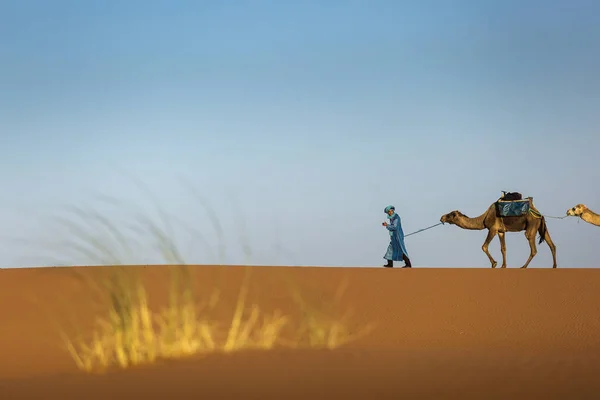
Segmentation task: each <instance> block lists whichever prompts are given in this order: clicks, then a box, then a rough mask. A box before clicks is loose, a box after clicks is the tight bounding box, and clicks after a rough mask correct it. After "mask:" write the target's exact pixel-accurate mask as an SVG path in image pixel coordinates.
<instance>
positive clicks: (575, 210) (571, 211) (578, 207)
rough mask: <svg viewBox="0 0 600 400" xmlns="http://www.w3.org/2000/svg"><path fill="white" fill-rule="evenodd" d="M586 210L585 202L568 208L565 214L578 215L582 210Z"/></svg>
mask: <svg viewBox="0 0 600 400" xmlns="http://www.w3.org/2000/svg"><path fill="white" fill-rule="evenodd" d="M585 210H587V207H586V206H585V204H577V205H576V206H575V207H572V208H569V209H568V210H567V216H569V217H580V216H581V214H583V213H584V211H585Z"/></svg>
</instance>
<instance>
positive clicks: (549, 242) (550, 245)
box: [544, 230, 556, 268]
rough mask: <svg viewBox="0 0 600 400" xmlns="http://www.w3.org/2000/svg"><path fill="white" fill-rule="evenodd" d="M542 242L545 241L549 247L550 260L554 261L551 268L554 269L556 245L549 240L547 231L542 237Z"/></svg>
mask: <svg viewBox="0 0 600 400" xmlns="http://www.w3.org/2000/svg"><path fill="white" fill-rule="evenodd" d="M544 240H545V241H546V243H547V244H548V247H550V251H551V252H552V260H553V261H554V264H552V268H556V245H555V244H554V242H553V241H552V239H551V238H550V234H549V233H548V230H546V234H545V235H544Z"/></svg>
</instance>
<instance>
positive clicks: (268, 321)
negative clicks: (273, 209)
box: [50, 182, 372, 372]
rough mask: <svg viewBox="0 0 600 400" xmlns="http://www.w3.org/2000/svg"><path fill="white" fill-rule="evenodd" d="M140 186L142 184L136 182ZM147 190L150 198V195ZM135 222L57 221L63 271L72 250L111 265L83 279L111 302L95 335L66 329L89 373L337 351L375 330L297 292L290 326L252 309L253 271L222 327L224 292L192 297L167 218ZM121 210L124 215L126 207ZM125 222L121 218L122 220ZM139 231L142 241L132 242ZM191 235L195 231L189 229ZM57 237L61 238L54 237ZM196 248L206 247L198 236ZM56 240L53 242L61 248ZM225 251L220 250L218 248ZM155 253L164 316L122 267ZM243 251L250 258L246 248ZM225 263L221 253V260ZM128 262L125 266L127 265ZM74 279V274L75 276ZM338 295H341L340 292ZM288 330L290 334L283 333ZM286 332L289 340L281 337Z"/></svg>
mask: <svg viewBox="0 0 600 400" xmlns="http://www.w3.org/2000/svg"><path fill="white" fill-rule="evenodd" d="M138 186H142V185H141V184H140V183H139V182H138ZM143 189H144V190H146V192H147V194H148V195H149V196H151V194H150V193H149V192H148V191H147V189H145V188H143ZM98 199H100V200H102V201H104V202H105V203H110V204H112V205H121V206H122V205H123V203H120V202H118V201H116V200H115V199H112V198H109V197H107V196H101V195H98V196H97V198H96V200H98ZM201 203H202V204H203V205H204V206H205V208H207V211H208V212H209V214H210V216H211V221H212V222H213V225H214V226H213V227H214V228H215V231H216V233H217V236H218V238H219V240H222V229H221V226H220V225H219V223H218V218H216V214H215V213H214V212H213V211H212V210H211V209H209V206H208V204H207V203H206V202H205V201H204V202H201ZM130 210H132V212H133V215H135V218H134V223H133V224H130V225H129V226H124V227H119V226H117V224H116V223H115V222H114V221H111V220H110V219H109V218H107V217H106V216H105V215H103V214H102V213H100V212H97V211H95V210H93V209H92V208H91V207H90V206H89V205H88V206H86V208H80V207H74V206H72V207H68V208H67V209H66V211H67V212H68V213H69V214H70V217H64V216H63V217H59V218H55V219H54V223H53V227H55V228H56V227H62V228H66V229H67V231H68V236H69V239H68V240H67V241H66V242H60V243H61V244H63V245H65V244H66V246H65V247H64V249H65V251H64V252H62V254H61V256H62V257H63V260H62V262H61V264H62V265H72V264H71V263H70V262H69V261H68V259H67V260H65V259H64V257H65V254H67V253H68V251H74V252H75V254H76V255H77V256H79V257H81V256H84V257H85V258H86V260H89V264H96V265H98V264H99V265H113V266H112V267H109V268H108V274H107V276H102V277H101V278H100V279H97V278H94V279H92V278H89V275H87V274H82V275H79V276H78V277H79V278H83V279H84V282H85V283H86V284H87V285H88V287H89V289H90V290H91V292H90V294H92V293H93V294H95V295H98V296H102V297H106V296H107V297H108V299H109V304H110V306H109V308H108V310H107V312H106V314H104V315H103V316H102V317H100V318H98V320H97V321H96V324H95V329H94V331H93V334H92V335H91V337H87V338H82V337H79V338H73V337H71V336H70V335H67V334H65V333H64V331H63V340H64V342H65V345H66V349H67V350H68V352H69V353H70V355H71V356H72V357H73V360H74V361H75V363H76V364H77V366H78V367H79V368H80V369H82V370H84V371H87V372H95V371H103V370H106V369H107V368H112V367H120V368H127V367H130V366H134V365H140V364H148V363H152V362H154V361H156V360H159V359H177V358H181V357H185V356H190V355H194V354H208V353H215V352H221V353H231V352H235V351H239V350H244V349H262V350H269V349H272V348H274V347H275V346H286V347H292V348H299V347H310V348H328V349H334V348H337V347H339V346H342V345H344V344H347V343H349V342H351V341H353V340H356V339H357V338H359V337H361V336H364V335H365V334H366V333H368V331H369V330H370V329H371V328H372V327H367V328H366V329H360V330H357V331H356V330H354V329H353V328H352V325H351V324H350V323H349V315H348V314H344V315H338V314H335V313H331V312H327V310H325V309H324V308H323V307H319V305H314V304H313V305H309V303H308V302H307V301H305V300H304V299H303V297H302V293H301V290H299V289H298V288H295V290H293V291H292V298H293V299H294V301H295V302H296V304H297V305H298V306H300V308H301V311H302V316H303V317H302V318H301V320H299V321H298V320H296V321H293V320H292V318H291V317H290V316H287V315H283V314H282V312H281V311H279V310H274V311H273V312H265V311H263V310H262V308H261V307H260V305H259V304H248V299H247V297H248V286H249V280H250V274H251V269H249V268H248V267H247V268H246V273H245V277H244V280H243V283H242V285H241V287H240V290H239V293H238V298H237V302H236V304H235V307H234V309H233V310H231V311H232V314H233V316H232V317H231V320H229V321H218V320H214V319H212V318H211V317H210V315H211V311H212V310H213V309H214V308H215V307H216V306H217V305H218V303H219V290H218V288H213V289H212V290H211V291H210V292H209V293H204V296H203V302H200V303H197V302H196V301H195V298H194V294H195V293H194V290H193V288H192V286H191V282H192V281H193V279H192V277H191V275H190V274H191V271H190V269H189V268H188V267H186V265H185V260H184V259H183V256H182V255H181V253H180V252H179V249H178V247H177V246H176V244H175V243H174V240H173V239H172V237H173V234H172V232H173V227H172V226H171V225H170V221H172V220H173V218H169V216H168V215H167V214H165V213H164V212H163V211H162V209H160V207H158V206H157V210H158V213H159V217H160V219H161V221H162V223H163V226H162V227H161V226H159V225H158V224H156V223H155V222H153V221H152V220H151V219H150V218H147V217H146V216H144V215H141V214H139V213H138V212H137V211H136V210H135V207H134V205H131V206H130ZM119 211H121V212H122V211H123V208H122V207H121V208H120V209H119ZM119 222H120V223H121V224H122V223H123V220H122V219H120V221H119ZM127 232H130V233H134V236H135V235H138V236H136V238H137V240H132V239H131V235H128V234H127ZM188 232H194V231H193V230H188ZM142 234H150V237H151V238H152V240H153V243H154V245H153V246H152V248H150V249H148V248H143V246H142V250H141V251H140V250H137V251H136V249H140V246H139V241H140V240H141V239H140V238H141V236H142ZM54 236H58V237H60V235H56V234H55V235H54ZM198 242H203V238H201V237H199V238H198ZM56 244H57V243H56V242H54V243H52V244H50V246H51V247H52V248H53V249H57V246H56ZM219 248H220V249H221V250H220V253H223V251H222V249H223V246H222V245H221V244H219ZM151 250H152V251H156V250H158V252H159V254H160V255H161V256H162V258H163V259H164V261H165V264H167V265H171V266H173V267H171V278H170V282H169V302H168V304H167V305H166V306H165V307H163V308H162V309H160V310H153V309H151V307H150V306H149V293H148V292H147V290H146V288H145V287H144V284H143V282H142V281H141V280H140V279H139V277H138V276H137V275H136V273H134V272H133V270H131V269H128V268H127V267H125V266H123V264H134V263H135V262H132V261H133V260H135V257H136V255H139V254H147V252H151ZM245 252H246V254H247V255H250V249H249V246H245ZM220 255H221V256H222V257H223V254H220ZM124 260H125V261H124ZM74 273H75V274H77V273H76V272H75V271H74ZM340 294H341V293H340ZM284 328H286V329H285V330H284ZM284 331H285V332H289V334H287V335H284Z"/></svg>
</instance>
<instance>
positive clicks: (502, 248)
mask: <svg viewBox="0 0 600 400" xmlns="http://www.w3.org/2000/svg"><path fill="white" fill-rule="evenodd" d="M498 239H500V251H501V252H502V266H501V267H500V268H506V238H505V236H504V232H498Z"/></svg>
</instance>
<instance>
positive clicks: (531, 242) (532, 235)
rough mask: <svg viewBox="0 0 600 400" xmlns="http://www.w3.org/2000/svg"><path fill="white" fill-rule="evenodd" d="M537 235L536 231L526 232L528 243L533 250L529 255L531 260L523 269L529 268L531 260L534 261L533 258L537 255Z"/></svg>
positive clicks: (528, 260)
mask: <svg viewBox="0 0 600 400" xmlns="http://www.w3.org/2000/svg"><path fill="white" fill-rule="evenodd" d="M535 234H536V231H533V232H529V231H525V237H526V238H527V241H528V242H529V248H530V249H531V252H530V253H529V258H528V259H527V262H526V263H525V265H523V266H522V267H521V268H527V266H528V265H529V263H530V262H531V260H533V257H535V255H536V254H537V248H536V247H535V236H536V235H535Z"/></svg>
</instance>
